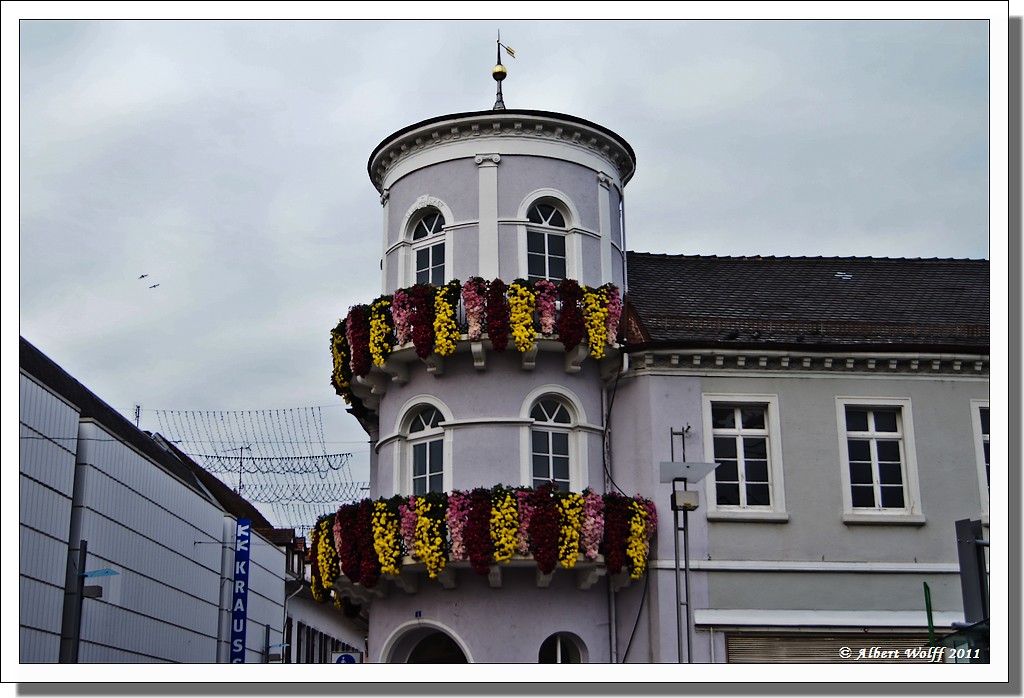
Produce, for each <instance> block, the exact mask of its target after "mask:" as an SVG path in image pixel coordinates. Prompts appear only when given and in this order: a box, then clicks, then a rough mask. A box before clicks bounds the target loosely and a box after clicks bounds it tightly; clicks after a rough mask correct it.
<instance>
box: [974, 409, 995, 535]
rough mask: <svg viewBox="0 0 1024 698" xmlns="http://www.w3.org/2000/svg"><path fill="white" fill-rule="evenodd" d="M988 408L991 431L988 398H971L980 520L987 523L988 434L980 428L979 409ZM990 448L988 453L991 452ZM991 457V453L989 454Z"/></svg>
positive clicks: (988, 496) (990, 413)
mask: <svg viewBox="0 0 1024 698" xmlns="http://www.w3.org/2000/svg"><path fill="white" fill-rule="evenodd" d="M982 410H989V415H988V420H989V422H988V424H989V432H991V431H992V412H991V410H990V408H989V401H988V400H971V427H972V429H973V431H974V457H975V461H976V462H977V464H978V494H979V496H980V497H981V522H982V523H984V524H987V523H988V516H989V506H990V505H989V499H990V488H989V479H990V477H991V474H990V472H986V471H987V468H986V463H985V444H986V443H990V442H989V434H985V433H983V432H982V429H981V411H982ZM991 453H992V451H991V448H990V449H989V454H991ZM990 457H991V455H990Z"/></svg>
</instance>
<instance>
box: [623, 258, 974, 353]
mask: <svg viewBox="0 0 1024 698" xmlns="http://www.w3.org/2000/svg"><path fill="white" fill-rule="evenodd" d="M627 273H628V281H629V285H628V296H627V301H628V311H627V318H626V319H627V323H626V331H627V334H628V340H629V341H630V342H631V343H643V344H646V343H650V342H653V343H671V344H673V345H679V346H696V345H712V346H735V347H742V348H747V347H763V348H772V347H777V348H784V347H793V346H798V345H799V346H806V345H818V346H819V347H820V348H824V347H826V346H831V345H842V346H846V347H849V345H852V344H856V345H861V346H863V347H864V348H865V349H868V348H872V349H877V348H883V347H890V348H893V349H903V350H910V349H913V348H918V349H920V350H923V351H924V350H929V351H936V350H939V349H940V348H943V347H945V348H947V349H949V350H956V351H971V352H972V353H974V352H983V353H987V352H988V342H989V327H988V326H989V263H988V261H987V260H971V259H880V258H869V257H703V256H689V255H659V254H649V253H644V252H630V253H628V267H627Z"/></svg>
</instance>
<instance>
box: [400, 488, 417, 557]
mask: <svg viewBox="0 0 1024 698" xmlns="http://www.w3.org/2000/svg"><path fill="white" fill-rule="evenodd" d="M398 518H399V521H400V523H399V525H398V526H399V532H400V533H401V534H402V544H403V545H404V546H405V550H406V552H408V554H409V555H412V554H413V546H414V545H415V541H416V498H415V497H409V498H408V499H405V498H403V500H402V503H401V504H399V505H398Z"/></svg>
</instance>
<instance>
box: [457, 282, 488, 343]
mask: <svg viewBox="0 0 1024 698" xmlns="http://www.w3.org/2000/svg"><path fill="white" fill-rule="evenodd" d="M462 305H463V306H464V307H465V308H466V325H467V329H466V333H467V335H468V337H469V339H470V340H472V341H476V340H478V339H480V335H481V334H482V333H483V330H484V309H485V308H486V306H487V282H485V281H484V280H483V279H481V278H480V277H479V276H474V277H473V278H471V279H470V280H469V281H467V282H466V283H465V284H463V286H462Z"/></svg>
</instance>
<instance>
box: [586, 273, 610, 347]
mask: <svg viewBox="0 0 1024 698" xmlns="http://www.w3.org/2000/svg"><path fill="white" fill-rule="evenodd" d="M583 323H584V325H585V326H586V328H587V343H588V344H589V345H590V355H591V356H593V357H594V358H595V359H601V358H604V347H605V344H607V343H608V324H607V323H608V299H607V296H606V294H605V289H604V287H601V288H589V287H587V286H584V287H583Z"/></svg>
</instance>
